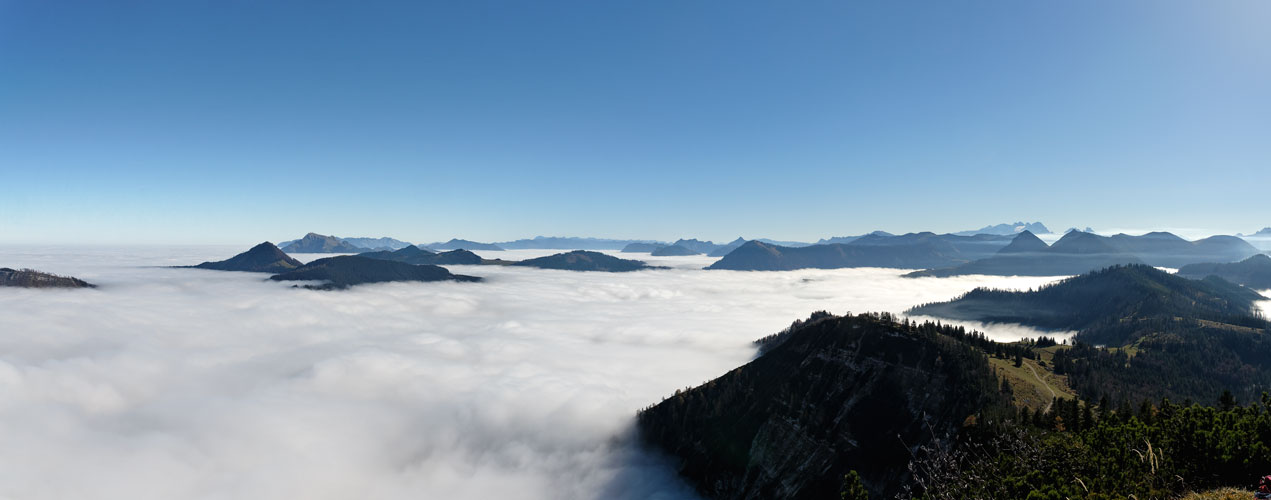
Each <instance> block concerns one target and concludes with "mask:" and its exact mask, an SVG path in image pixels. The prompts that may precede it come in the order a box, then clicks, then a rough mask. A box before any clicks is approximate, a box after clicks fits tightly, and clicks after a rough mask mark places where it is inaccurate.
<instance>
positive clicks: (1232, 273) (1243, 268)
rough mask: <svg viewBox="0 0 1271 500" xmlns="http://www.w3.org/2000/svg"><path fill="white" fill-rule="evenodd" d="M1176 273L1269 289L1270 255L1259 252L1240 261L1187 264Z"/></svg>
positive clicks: (1270, 284)
mask: <svg viewBox="0 0 1271 500" xmlns="http://www.w3.org/2000/svg"><path fill="white" fill-rule="evenodd" d="M1178 275H1179V276H1183V277H1187V278H1194V279H1200V278H1204V277H1206V276H1217V277H1219V278H1222V279H1225V280H1227V281H1230V282H1232V283H1239V284H1241V285H1244V286H1247V287H1251V288H1256V289H1258V290H1267V289H1271V257H1268V256H1267V254H1261V253H1260V254H1258V255H1254V256H1253V257H1249V258H1248V259H1245V260H1242V261H1240V262H1232V263H1227V264H1213V263H1205V264H1189V265H1186V266H1183V267H1182V268H1180V269H1179V270H1178Z"/></svg>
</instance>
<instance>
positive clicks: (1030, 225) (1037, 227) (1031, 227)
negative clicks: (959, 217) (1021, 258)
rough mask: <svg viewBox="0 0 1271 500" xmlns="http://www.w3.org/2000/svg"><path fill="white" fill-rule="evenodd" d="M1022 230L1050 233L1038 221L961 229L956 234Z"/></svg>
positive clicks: (971, 234)
mask: <svg viewBox="0 0 1271 500" xmlns="http://www.w3.org/2000/svg"><path fill="white" fill-rule="evenodd" d="M1024 231H1028V232H1030V233H1033V234H1050V229H1047V228H1046V226H1045V225H1044V224H1042V223H1040V222H1015V223H1006V224H994V225H992V226H984V227H982V228H980V229H976V230H973V231H961V232H957V233H953V234H956V235H958V236H975V235H977V234H998V235H1007V236H1010V235H1014V234H1019V233H1022V232H1024Z"/></svg>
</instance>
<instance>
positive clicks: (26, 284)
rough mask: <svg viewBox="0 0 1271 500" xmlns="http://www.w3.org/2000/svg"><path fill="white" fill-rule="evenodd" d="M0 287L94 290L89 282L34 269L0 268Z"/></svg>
mask: <svg viewBox="0 0 1271 500" xmlns="http://www.w3.org/2000/svg"><path fill="white" fill-rule="evenodd" d="M0 287H16V288H94V287H96V285H93V284H91V283H89V282H87V281H84V280H81V279H79V278H72V277H70V276H58V275H56V274H49V273H43V272H40V271H36V270H34V269H9V268H7V267H0Z"/></svg>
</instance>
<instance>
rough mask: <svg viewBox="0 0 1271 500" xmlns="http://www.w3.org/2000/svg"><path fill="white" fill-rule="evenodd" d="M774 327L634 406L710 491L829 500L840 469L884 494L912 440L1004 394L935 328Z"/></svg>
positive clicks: (880, 321)
mask: <svg viewBox="0 0 1271 500" xmlns="http://www.w3.org/2000/svg"><path fill="white" fill-rule="evenodd" d="M784 335H785V338H784V340H783V341H782V342H781V343H780V344H779V345H777V346H776V347H774V348H772V349H771V350H769V351H767V353H766V354H764V355H763V356H760V357H759V358H757V359H755V360H754V361H752V362H750V363H748V364H746V365H744V366H742V367H740V368H737V369H735V370H733V371H730V372H728V373H727V374H725V375H723V376H721V377H719V378H717V379H715V380H712V381H710V382H707V383H706V384H705V385H702V386H700V387H697V388H694V389H689V390H687V391H683V392H677V393H676V394H675V395H674V396H672V397H670V398H668V399H666V400H664V401H662V402H661V403H659V404H657V405H654V406H652V407H650V408H648V409H646V410H644V411H642V412H641V413H640V415H639V418H638V425H639V428H640V431H641V433H642V436H643V437H644V439H646V440H647V441H648V442H649V443H651V444H653V445H654V446H656V447H658V448H660V449H661V450H663V451H665V452H667V453H669V454H670V455H672V456H674V457H677V458H678V459H679V464H680V467H679V468H680V474H681V475H682V476H684V477H685V478H686V479H688V480H689V481H690V482H691V483H692V484H694V485H695V486H696V487H697V489H698V491H699V492H701V493H702V494H703V495H705V496H707V497H708V498H717V499H794V498H838V494H839V488H840V487H841V484H842V478H843V475H844V474H845V473H847V472H848V471H850V470H855V471H857V472H858V473H859V474H860V475H861V477H862V479H863V481H864V484H865V486H866V487H868V488H869V489H870V490H871V492H872V493H873V494H874V496H875V497H876V498H884V497H890V496H891V495H892V494H894V493H896V492H897V489H898V487H899V486H900V485H901V484H903V482H904V481H905V479H906V478H907V477H908V471H907V469H906V467H905V466H906V464H908V463H909V461H910V459H911V452H913V451H914V450H915V449H916V448H917V447H919V446H922V445H925V444H929V443H931V442H932V441H933V440H940V441H942V442H944V441H947V440H949V439H951V438H952V437H953V436H954V435H955V434H956V433H957V432H958V430H959V429H961V428H962V426H963V425H964V423H966V422H968V421H971V420H970V419H969V418H970V417H972V416H974V415H976V414H977V413H978V412H980V411H981V410H984V409H985V408H986V407H995V406H997V405H1001V404H1003V401H1002V398H1001V397H1000V396H999V393H998V392H997V388H998V385H997V380H996V379H995V377H994V375H993V371H992V369H991V368H990V366H989V364H988V362H987V360H986V358H985V356H984V355H983V354H982V353H981V352H980V351H978V350H976V349H974V348H972V347H970V346H968V345H967V344H963V343H960V342H958V341H956V340H953V339H952V338H949V337H946V336H944V335H941V334H939V333H934V332H926V331H920V330H917V329H912V328H909V327H907V326H902V325H899V324H896V323H894V322H893V321H891V320H890V318H884V317H874V316H848V317H829V318H822V319H818V320H815V321H809V322H807V323H805V324H803V325H801V326H800V327H799V328H797V329H795V330H793V331H791V332H790V333H788V334H784Z"/></svg>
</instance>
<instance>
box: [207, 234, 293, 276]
mask: <svg viewBox="0 0 1271 500" xmlns="http://www.w3.org/2000/svg"><path fill="white" fill-rule="evenodd" d="M303 265H304V264H303V263H301V262H300V261H298V260H296V259H294V258H292V257H291V256H290V255H287V254H286V253H284V252H283V251H282V250H279V249H278V247H276V246H274V244H273V243H270V242H268V241H266V242H264V243H261V244H259V245H256V246H254V247H252V248H251V249H250V250H248V251H246V252H243V253H240V254H238V255H235V256H233V257H230V258H229V259H226V260H222V261H218V262H204V263H202V264H199V265H197V266H194V267H196V268H199V269H212V270H216V271H247V272H254V273H282V272H287V271H290V270H292V269H296V268H298V267H300V266H303Z"/></svg>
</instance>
